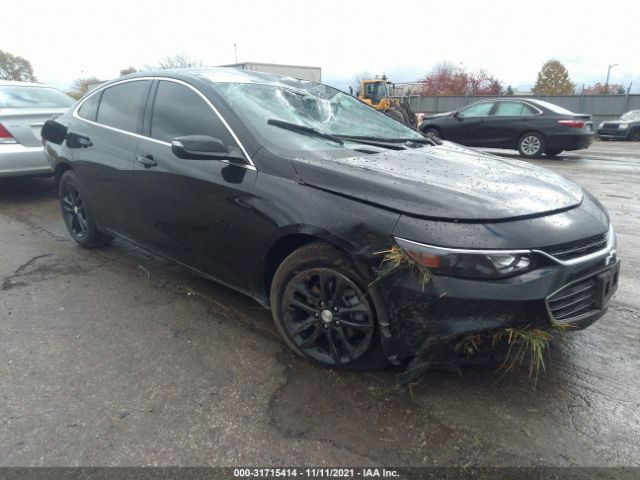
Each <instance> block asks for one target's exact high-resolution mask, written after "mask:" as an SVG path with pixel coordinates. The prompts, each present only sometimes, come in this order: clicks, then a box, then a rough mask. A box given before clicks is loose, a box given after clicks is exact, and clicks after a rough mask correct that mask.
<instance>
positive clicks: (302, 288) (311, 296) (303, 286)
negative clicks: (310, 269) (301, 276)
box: [296, 283, 318, 303]
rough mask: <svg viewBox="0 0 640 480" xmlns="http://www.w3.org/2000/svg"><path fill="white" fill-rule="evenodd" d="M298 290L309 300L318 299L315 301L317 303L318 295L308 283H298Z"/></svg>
mask: <svg viewBox="0 0 640 480" xmlns="http://www.w3.org/2000/svg"><path fill="white" fill-rule="evenodd" d="M296 292H298V293H299V294H300V295H303V296H304V297H305V298H306V299H307V301H309V300H316V302H315V303H317V299H318V296H317V295H316V294H315V293H313V292H312V291H311V290H309V287H308V286H307V284H306V283H299V284H298V285H296Z"/></svg>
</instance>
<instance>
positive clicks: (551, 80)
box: [531, 59, 576, 95]
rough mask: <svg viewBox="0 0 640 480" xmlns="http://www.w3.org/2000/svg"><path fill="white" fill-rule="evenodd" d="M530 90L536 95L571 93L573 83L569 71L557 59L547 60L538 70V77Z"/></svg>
mask: <svg viewBox="0 0 640 480" xmlns="http://www.w3.org/2000/svg"><path fill="white" fill-rule="evenodd" d="M531 91H532V92H533V93H535V94H537V95H573V94H575V91H576V88H575V85H574V84H573V83H572V82H571V78H569V71H568V70H567V68H566V67H565V66H564V65H563V64H562V63H560V62H559V61H558V60H555V59H551V60H547V62H545V64H544V65H543V66H542V68H541V69H540V71H539V72H538V79H537V80H536V84H535V85H534V87H533V88H532V89H531Z"/></svg>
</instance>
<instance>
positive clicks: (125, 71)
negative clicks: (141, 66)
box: [120, 67, 138, 76]
mask: <svg viewBox="0 0 640 480" xmlns="http://www.w3.org/2000/svg"><path fill="white" fill-rule="evenodd" d="M137 71H138V69H137V68H136V67H127V68H123V69H122V70H120V76H123V75H129V74H130V73H136V72H137Z"/></svg>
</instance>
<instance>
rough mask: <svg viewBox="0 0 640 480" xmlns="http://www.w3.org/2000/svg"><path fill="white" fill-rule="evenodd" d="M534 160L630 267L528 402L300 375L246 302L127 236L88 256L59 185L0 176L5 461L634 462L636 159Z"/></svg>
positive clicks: (507, 395)
mask: <svg viewBox="0 0 640 480" xmlns="http://www.w3.org/2000/svg"><path fill="white" fill-rule="evenodd" d="M495 153H499V154H505V155H508V156H512V157H513V158H518V157H517V155H513V154H512V153H509V152H495ZM534 163H536V164H539V165H542V166H545V167H547V168H550V169H552V170H554V171H556V172H558V173H560V174H562V175H565V176H567V177H569V178H571V179H574V180H576V181H577V182H579V183H581V184H582V185H584V186H585V187H586V188H587V189H589V190H590V191H591V192H592V193H594V194H595V195H596V196H597V197H598V198H599V199H600V200H601V201H602V202H603V203H604V205H605V206H606V207H607V208H608V210H609V212H610V214H611V217H612V219H613V222H614V225H615V227H616V231H617V234H618V242H619V254H620V256H621V257H622V260H623V264H622V273H621V281H620V288H619V290H618V292H617V294H616V295H615V297H614V298H613V300H612V304H611V306H610V310H609V312H608V313H607V315H606V316H605V317H604V318H602V319H601V320H600V321H599V322H597V323H596V324H594V325H593V326H591V327H590V328H588V329H586V330H584V331H580V332H572V333H571V334H569V335H567V336H566V338H565V339H564V340H563V341H562V342H558V343H554V344H553V346H552V349H551V355H550V358H549V360H548V362H547V373H546V374H544V375H542V376H541V377H540V378H539V380H538V383H537V388H536V389H534V388H533V386H532V382H531V380H530V379H529V377H528V373H527V371H526V369H524V368H516V369H514V370H513V371H512V372H510V373H508V374H507V375H505V376H504V377H502V378H500V376H499V375H496V373H495V371H494V366H483V367H468V368H464V369H463V370H461V371H460V372H455V371H432V372H429V373H428V374H426V375H425V377H424V378H423V379H422V381H421V382H420V383H419V384H417V385H414V386H413V387H412V388H411V391H410V392H408V391H398V390H397V389H396V381H395V374H396V373H397V371H394V370H392V369H389V370H385V371H382V372H376V373H355V372H343V371H334V370H329V369H324V368H320V367H317V366H314V365H311V364H310V363H308V362H306V361H304V360H303V359H300V358H298V357H296V356H294V355H293V354H291V353H290V352H289V351H288V350H287V349H286V348H285V346H284V345H283V343H282V342H281V341H280V339H279V338H278V336H277V334H276V332H275V329H274V327H273V326H272V323H271V317H270V314H269V312H268V311H266V310H264V309H263V308H261V307H260V306H259V305H258V304H256V303H255V302H253V301H252V300H250V299H248V298H246V297H243V296H242V295H240V294H237V293H235V292H233V291H231V290H229V289H227V288H225V287H222V286H219V285H217V284H215V283H212V282H209V281H206V280H203V279H201V278H198V277H196V276H195V275H193V274H192V273H191V272H189V271H187V270H185V269H183V268H181V267H179V266H176V265H173V264H170V263H168V262H166V261H164V260H162V259H159V258H157V257H155V256H153V255H151V254H148V253H146V252H144V251H142V250H140V249H138V248H136V247H132V246H130V245H127V244H126V243H124V242H122V241H119V240H117V241H115V242H114V244H113V245H112V246H111V247H108V248H104V249H99V250H92V251H87V250H83V249H81V248H79V247H77V246H75V244H74V243H73V242H72V241H71V240H70V239H69V237H68V236H67V234H66V230H65V228H64V225H63V223H62V220H61V217H60V213H59V209H58V205H57V202H56V198H55V194H54V192H53V185H52V182H51V180H48V179H0V466H24V465H49V466H51V465H65V466H75V465H83V466H84V465H92V466H94V465H118V466H120V465H130V466H138V465H216V466H221V465H225V466H230V465H258V466H264V465H271V466H282V465H317V466H319V465H331V466H337V465H351V466H362V465H395V466H418V465H438V466H451V465H456V466H460V465H476V466H533V465H552V466H569V465H571V466H575V465H579V466H640V330H639V329H640V280H639V279H640V144H638V143H634V144H632V143H626V142H596V143H595V144H594V145H593V146H592V147H591V148H590V149H588V150H586V151H581V152H573V153H565V154H562V155H560V157H558V158H556V159H545V158H543V159H540V160H536V161H534Z"/></svg>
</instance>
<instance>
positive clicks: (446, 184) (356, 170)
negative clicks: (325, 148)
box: [295, 142, 583, 221]
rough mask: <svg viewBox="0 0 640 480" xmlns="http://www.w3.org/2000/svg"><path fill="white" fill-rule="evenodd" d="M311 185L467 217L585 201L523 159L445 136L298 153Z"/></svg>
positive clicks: (427, 213) (418, 212) (526, 213)
mask: <svg viewBox="0 0 640 480" xmlns="http://www.w3.org/2000/svg"><path fill="white" fill-rule="evenodd" d="M295 168H296V171H297V173H298V176H299V180H300V181H301V182H302V183H303V184H306V185H309V186H312V187H315V188H319V189H322V190H325V191H329V192H332V193H336V194H339V195H342V196H346V197H351V198H354V199H358V200H360V201H365V202H367V203H372V204H376V205H380V206H382V207H386V208H389V209H392V210H395V211H398V212H401V213H405V214H408V215H413V216H419V217H425V218H437V219H449V220H462V221H464V220H467V221H483V220H486V221H496V220H505V219H511V218H519V217H532V216H539V215H544V214H548V213H550V212H555V211H558V210H565V209H569V208H572V207H575V206H577V205H579V204H580V203H581V202H582V197H583V192H582V188H581V187H580V186H578V185H576V184H575V183H573V182H571V181H569V180H567V179H565V178H563V177H561V176H559V175H556V174H555V173H553V172H551V171H549V170H546V169H543V168H540V167H536V166H534V165H532V164H530V163H527V162H525V161H521V160H511V159H504V158H500V157H496V156H493V155H489V154H485V153H482V152H479V151H476V150H472V149H469V148H465V147H461V146H459V145H455V144H452V143H450V142H443V145H440V146H437V147H431V146H425V147H424V148H418V149H408V150H401V151H384V152H383V153H378V154H369V155H367V156H364V157H349V158H339V159H331V160H297V161H296V162H295Z"/></svg>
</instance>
